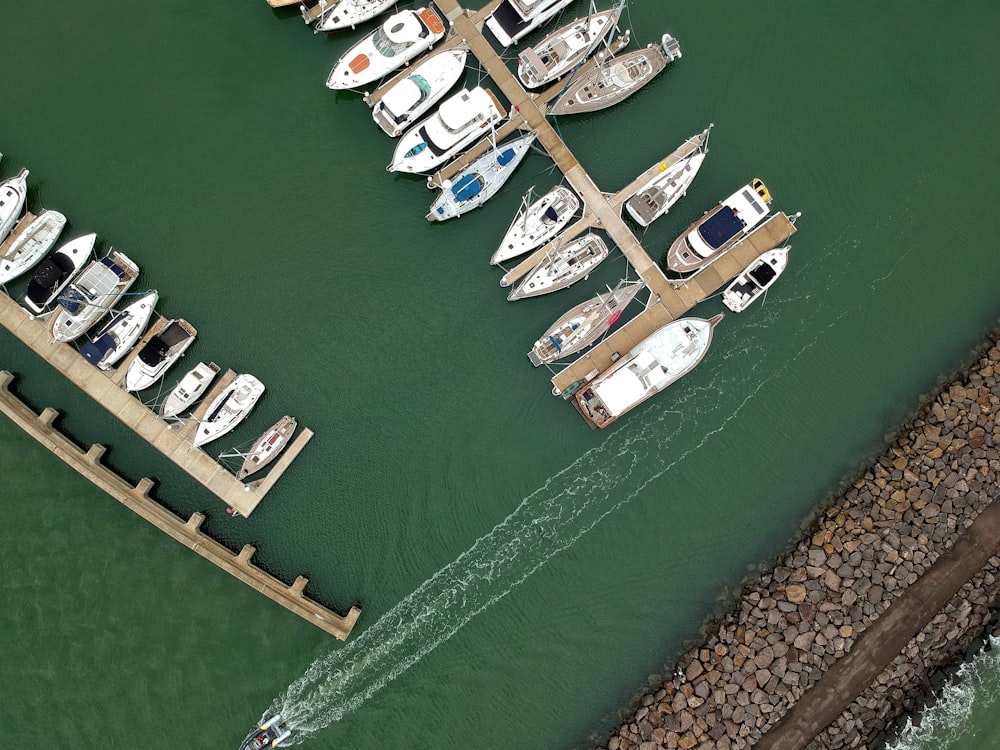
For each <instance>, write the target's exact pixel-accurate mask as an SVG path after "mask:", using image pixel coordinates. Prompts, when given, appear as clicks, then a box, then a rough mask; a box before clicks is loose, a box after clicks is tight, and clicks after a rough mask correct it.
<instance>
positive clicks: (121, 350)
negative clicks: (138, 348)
mask: <svg viewBox="0 0 1000 750" xmlns="http://www.w3.org/2000/svg"><path fill="white" fill-rule="evenodd" d="M159 299H160V295H159V293H158V292H157V291H156V290H155V289H154V290H152V291H150V292H148V293H147V294H144V295H143V296H142V297H140V298H139V299H137V300H136V301H135V302H133V303H132V304H131V305H129V306H128V307H125V308H124V309H122V310H121V312H119V313H116V314H115V315H114V316H113V317H112V319H111V320H109V321H108V322H107V323H106V324H105V325H104V326H103V327H102V328H101V329H100V330H99V331H98V332H97V333H96V334H94V340H93V342H90V343H88V344H85V345H84V346H82V347H80V354H82V355H83V357H84V359H86V360H87V361H88V362H90V363H91V364H92V365H96V366H97V367H99V368H101V369H102V370H110V369H111V368H112V367H114V365H115V364H117V362H118V360H120V359H121V358H122V357H124V356H125V355H126V354H127V353H128V352H129V350H131V349H132V347H133V346H135V344H136V342H137V341H138V340H139V337H140V336H142V332H143V331H145V330H146V326H148V325H149V321H150V319H151V318H152V317H153V310H154V309H155V308H156V303H157V302H158V301H159ZM108 346H110V347H111V348H107V347H108Z"/></svg>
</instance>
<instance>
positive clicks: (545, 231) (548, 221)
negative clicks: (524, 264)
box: [490, 185, 580, 266]
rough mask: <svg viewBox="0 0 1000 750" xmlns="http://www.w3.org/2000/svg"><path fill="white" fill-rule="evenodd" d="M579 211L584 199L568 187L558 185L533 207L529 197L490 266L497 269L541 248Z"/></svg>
mask: <svg viewBox="0 0 1000 750" xmlns="http://www.w3.org/2000/svg"><path fill="white" fill-rule="evenodd" d="M579 207H580V199H579V198H577V197H576V193H574V192H573V191H572V190H570V189H569V188H568V187H566V186H565V185H556V186H555V187H554V188H552V189H551V190H550V191H549V192H547V193H546V194H545V195H543V196H542V197H541V198H539V199H538V200H536V201H534V202H533V203H532V204H531V205H527V196H525V200H524V201H523V203H522V206H521V210H520V211H518V213H517V216H515V217H514V221H512V222H511V223H510V226H509V227H508V228H507V233H506V234H504V236H503V239H502V240H501V241H500V246H499V247H498V248H497V250H496V252H495V253H493V257H492V258H490V263H492V264H493V265H494V266H496V265H499V264H501V263H503V262H505V261H508V260H510V259H511V258H516V257H517V256H519V255H523V254H524V253H527V252H529V251H531V250H534V249H535V248H537V247H541V246H542V245H544V244H545V243H546V242H548V241H549V240H551V239H553V238H554V237H555V236H556V235H557V234H559V232H561V231H562V230H563V229H564V228H565V227H566V225H567V224H569V222H570V219H572V218H573V216H575V215H576V210H577V209H578V208H579Z"/></svg>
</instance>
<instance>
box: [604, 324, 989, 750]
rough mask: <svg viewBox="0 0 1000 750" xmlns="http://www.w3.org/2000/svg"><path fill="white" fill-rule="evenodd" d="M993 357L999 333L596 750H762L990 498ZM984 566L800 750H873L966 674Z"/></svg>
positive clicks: (984, 595) (983, 619) (983, 610)
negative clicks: (960, 672) (956, 668)
mask: <svg viewBox="0 0 1000 750" xmlns="http://www.w3.org/2000/svg"><path fill="white" fill-rule="evenodd" d="M998 341H1000V333H998V332H994V333H992V334H990V335H989V336H988V338H987V340H986V342H985V343H984V344H983V346H982V347H981V348H980V350H979V351H978V352H977V355H976V356H975V358H974V360H973V361H972V363H971V364H970V365H969V366H968V367H967V368H966V369H965V370H964V371H963V372H962V373H961V374H959V375H956V376H954V377H953V378H951V379H949V380H948V381H947V382H945V383H944V384H943V385H942V386H941V387H939V388H938V389H937V390H936V391H935V392H934V393H932V394H931V395H930V396H929V398H928V399H927V400H926V401H925V402H924V404H923V405H922V406H921V408H920V409H919V410H918V412H917V414H916V415H915V416H914V417H913V418H912V420H911V421H910V422H909V423H908V424H906V425H905V426H904V427H903V428H902V429H901V430H900V431H899V433H898V434H897V436H896V437H895V438H894V439H892V440H891V442H890V445H889V446H888V448H887V449H886V450H885V452H884V453H883V454H882V455H881V456H879V457H878V458H877V459H876V460H874V461H873V462H872V463H871V464H870V465H869V466H867V467H866V468H865V469H864V470H863V471H862V472H861V474H860V476H858V477H857V478H856V479H855V480H854V481H853V482H851V483H850V484H848V485H847V486H846V487H845V489H844V490H843V491H841V492H839V493H837V495H836V496H835V497H834V498H833V499H832V500H831V501H830V502H829V503H827V504H825V505H824V509H823V510H822V511H820V512H819V513H818V515H817V517H816V518H815V519H814V522H813V523H812V524H811V525H810V526H809V527H808V528H807V530H806V533H805V534H804V535H803V538H802V539H801V540H799V541H798V543H797V544H795V546H794V547H793V548H792V549H791V550H789V551H788V552H787V553H785V554H784V555H782V556H781V557H780V558H779V559H778V560H777V561H776V563H775V564H774V565H773V566H772V567H770V568H769V569H767V570H765V571H763V572H762V574H761V575H760V576H759V577H758V578H757V579H756V580H754V581H752V582H750V583H748V584H747V585H746V586H745V587H744V588H743V590H742V592H741V594H740V596H739V597H738V599H737V601H736V602H735V603H734V605H733V607H732V609H731V610H730V611H729V612H727V613H726V614H725V615H724V616H723V617H722V618H721V619H720V620H719V621H716V622H713V623H712V627H711V629H710V630H709V631H708V634H707V635H706V637H705V638H704V640H703V641H702V642H701V643H699V644H698V645H696V646H694V647H692V648H690V649H689V650H687V651H686V652H685V653H684V654H683V655H682V656H681V658H680V659H679V660H678V662H677V664H676V665H675V669H674V673H673V677H671V678H670V679H667V680H664V681H662V682H659V683H658V684H657V685H656V687H654V688H653V689H651V690H649V691H647V692H646V693H644V694H643V695H641V696H640V697H639V698H637V700H636V702H635V705H634V706H633V707H632V708H631V709H630V710H629V713H628V715H627V716H626V718H625V719H624V720H623V722H622V724H621V725H620V726H619V727H618V729H617V730H615V731H614V732H613V733H612V735H611V736H610V737H609V739H608V741H607V742H606V743H605V744H604V745H602V746H601V747H603V748H607V750H633V749H635V750H656V749H657V748H671V749H672V748H683V749H684V750H690V749H691V748H699V749H701V748H718V749H719V750H726V749H727V748H748V747H753V746H755V745H757V744H759V743H761V741H762V738H764V737H765V735H768V734H769V733H771V735H770V737H769V738H768V742H770V741H771V740H772V739H773V737H774V736H775V734H774V733H773V732H772V730H774V729H775V727H776V726H777V725H778V724H779V722H781V720H782V719H783V718H784V717H785V716H786V714H788V712H789V711H790V710H791V708H792V707H793V706H794V705H795V704H796V703H798V702H800V700H801V698H802V696H803V694H804V693H805V692H806V691H807V690H809V688H811V687H812V686H814V685H815V684H816V683H817V682H818V681H819V680H820V678H821V677H822V676H823V675H824V674H825V673H826V672H827V671H828V670H829V669H830V668H831V667H833V666H834V665H835V664H837V663H838V661H840V660H841V659H843V658H844V657H846V656H847V655H848V654H849V653H850V652H851V650H852V648H854V647H855V645H856V644H857V643H858V640H859V638H860V637H861V636H862V635H863V634H864V633H865V631H866V630H868V629H869V628H871V627H872V626H873V624H874V623H876V622H877V621H878V620H879V618H880V617H883V616H884V615H885V613H886V611H887V610H888V608H889V607H890V606H892V605H893V603H894V602H896V601H897V599H898V598H899V597H900V596H901V595H902V594H903V592H904V591H906V590H907V589H908V588H909V587H910V586H912V585H913V584H914V583H916V582H917V581H918V580H919V579H920V578H921V576H923V575H924V574H925V573H926V572H927V571H928V570H929V569H930V568H931V566H933V565H934V564H935V562H937V561H938V560H942V558H943V557H945V558H947V557H949V556H948V555H947V553H948V552H949V550H951V549H952V547H953V546H954V545H955V543H956V541H958V540H959V539H962V538H963V535H965V534H966V531H967V530H968V529H969V527H970V526H972V524H973V522H974V521H975V520H976V519H977V517H979V516H980V514H981V513H982V512H983V511H984V510H985V509H986V508H987V507H989V506H990V505H991V503H992V502H993V500H994V499H995V497H996V496H997V495H998V494H1000V422H998V421H997V420H996V414H997V413H998V412H1000V346H998ZM992 512H993V511H991V513H992ZM987 515H991V514H987ZM996 552H997V550H996V549H991V550H985V552H984V554H985V555H987V556H988V555H989V554H992V555H993V556H990V557H988V562H987V563H986V565H985V567H982V568H981V569H978V568H977V569H972V570H970V571H969V574H968V575H967V576H965V577H964V578H963V579H962V580H964V581H965V583H964V584H963V585H961V588H960V590H958V591H957V592H952V593H954V596H953V597H952V598H951V599H950V601H948V603H947V604H946V605H945V606H944V607H943V608H942V609H941V610H940V611H939V612H937V614H935V615H933V616H930V617H929V621H928V622H927V623H926V624H925V625H924V626H923V628H922V629H920V631H919V632H917V633H916V635H915V636H914V637H912V638H911V639H910V641H909V642H908V643H907V644H906V646H905V647H904V648H903V649H902V651H901V652H900V653H898V655H897V656H896V657H895V658H894V659H892V660H891V662H889V663H888V665H887V666H885V668H884V669H883V670H882V671H881V673H879V674H878V675H877V676H876V677H875V679H874V680H873V681H872V682H871V684H870V685H869V686H868V687H867V688H866V689H864V690H863V691H862V692H861V693H860V695H856V696H854V700H853V702H851V703H850V705H849V706H847V708H846V710H844V711H843V712H842V713H841V714H840V715H839V716H838V717H837V718H836V719H835V720H834V721H832V722H831V723H830V724H829V725H828V726H827V727H826V728H825V729H823V730H821V731H819V733H818V734H816V735H815V736H814V737H813V739H812V741H811V742H809V743H808V747H809V748H810V750H820V749H821V748H831V749H833V748H855V747H875V746H880V745H881V744H882V743H883V742H884V740H885V738H886V736H887V733H888V732H889V730H890V728H891V727H892V726H893V725H894V722H895V721H896V720H897V719H898V717H899V716H900V715H902V714H903V713H904V712H908V711H912V710H915V709H917V708H918V707H919V705H920V703H921V702H922V700H923V698H924V697H925V696H926V695H927V694H928V692H933V684H932V677H934V675H935V674H936V673H938V672H940V671H941V670H947V669H948V668H949V667H951V666H953V665H954V664H955V663H956V662H959V661H961V660H962V659H964V657H965V656H966V654H967V651H968V650H969V649H970V647H971V646H972V645H973V644H974V642H975V641H976V640H977V639H979V638H981V637H982V636H983V634H984V632H985V631H986V629H987V628H988V627H991V625H990V623H991V621H994V619H995V613H996V610H997V606H998V600H1000V558H998V557H997V556H996ZM950 557H954V556H950ZM984 559H986V557H984ZM942 564H945V562H943V563H942ZM949 564H950V563H949ZM977 571H978V572H977ZM942 601H944V600H942ZM900 605H901V606H903V607H907V606H909V605H908V604H907V602H906V601H904V602H901V603H900ZM885 622H886V623H887V622H888V619H887V620H886V621H885ZM883 624H885V623H883ZM868 645H870V644H868ZM859 653H860V652H859ZM819 689H820V690H823V689H826V685H821V686H820V688H819ZM810 697H812V698H815V697H816V696H815V694H814V695H812V696H810ZM851 697H852V696H845V698H846V699H847V700H849V699H850V698H851ZM791 721H794V716H790V717H789V722H791ZM783 728H785V727H783ZM768 742H763V743H762V744H768ZM800 746H805V745H800Z"/></svg>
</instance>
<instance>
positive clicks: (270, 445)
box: [236, 416, 299, 479]
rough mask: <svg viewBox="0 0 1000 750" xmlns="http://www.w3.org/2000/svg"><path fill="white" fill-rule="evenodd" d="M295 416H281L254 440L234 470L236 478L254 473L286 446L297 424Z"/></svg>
mask: <svg viewBox="0 0 1000 750" xmlns="http://www.w3.org/2000/svg"><path fill="white" fill-rule="evenodd" d="M298 424H299V423H298V420H296V419H295V417H287V416H286V417H282V418H281V419H279V420H278V421H277V422H275V423H274V424H273V425H271V426H270V427H268V428H267V429H266V430H265V431H264V434H262V435H261V436H260V437H259V438H257V439H256V440H255V441H254V444H253V447H251V448H250V450H249V452H247V453H246V454H244V456H243V465H242V466H241V467H240V470H239V471H237V472H236V478H237V479H245V478H246V477H248V476H250V475H251V474H256V473H257V472H258V471H260V470H261V469H263V468H264V467H265V466H267V465H268V464H269V463H271V462H272V461H273V460H274V459H276V458H277V457H278V454H279V453H281V451H283V450H284V449H285V448H286V447H288V442H289V440H290V439H291V437H292V435H293V434H294V433H295V428H296V427H297V426H298Z"/></svg>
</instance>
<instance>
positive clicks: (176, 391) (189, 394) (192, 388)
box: [160, 362, 219, 418]
mask: <svg viewBox="0 0 1000 750" xmlns="http://www.w3.org/2000/svg"><path fill="white" fill-rule="evenodd" d="M218 373H219V366H218V365H216V364H214V363H207V364H206V363H205V362H199V363H198V364H197V365H195V366H194V367H193V368H191V369H190V370H189V371H188V372H187V373H185V375H184V377H183V378H181V380H180V382H179V383H178V384H177V385H176V386H174V388H173V390H172V391H170V393H169V394H168V395H167V397H166V398H165V399H164V400H163V403H162V404H160V416H161V417H164V418H171V417H176V416H178V415H179V414H182V413H183V412H185V411H187V410H188V409H190V408H191V407H193V406H194V405H195V404H196V403H197V402H198V399H199V398H201V396H202V394H203V393H204V392H205V391H207V390H208V386H209V385H211V383H212V381H213V380H214V379H215V376H216V375H217V374H218Z"/></svg>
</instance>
